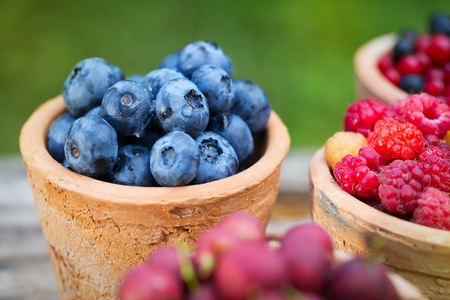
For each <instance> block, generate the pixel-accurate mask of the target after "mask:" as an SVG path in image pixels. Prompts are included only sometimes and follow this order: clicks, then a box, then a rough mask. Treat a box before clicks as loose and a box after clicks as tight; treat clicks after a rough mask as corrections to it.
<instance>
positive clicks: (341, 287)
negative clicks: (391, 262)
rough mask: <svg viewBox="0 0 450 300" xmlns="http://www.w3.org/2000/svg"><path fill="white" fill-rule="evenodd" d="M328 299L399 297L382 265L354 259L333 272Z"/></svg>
mask: <svg viewBox="0 0 450 300" xmlns="http://www.w3.org/2000/svg"><path fill="white" fill-rule="evenodd" d="M328 299H331V300H361V299H364V300H398V299H399V296H398V294H397V291H396V290H395V287H394V285H393V283H392V282H391V281H390V279H389V277H388V276H387V268H386V267H385V266H384V265H383V264H381V263H380V262H375V261H366V260H364V259H363V258H354V259H351V260H349V261H346V262H344V263H341V264H339V265H338V266H337V268H336V269H335V270H334V272H333V274H332V277H331V283H330V286H329V298H328Z"/></svg>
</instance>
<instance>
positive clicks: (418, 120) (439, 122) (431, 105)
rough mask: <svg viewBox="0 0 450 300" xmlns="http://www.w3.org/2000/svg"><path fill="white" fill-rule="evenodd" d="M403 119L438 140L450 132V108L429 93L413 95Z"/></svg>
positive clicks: (406, 104)
mask: <svg viewBox="0 0 450 300" xmlns="http://www.w3.org/2000/svg"><path fill="white" fill-rule="evenodd" d="M403 117H404V118H405V120H407V121H409V122H410V123H411V124H413V125H415V126H417V128H418V129H419V130H420V131H421V132H422V133H424V134H426V133H430V134H434V135H436V136H437V137H438V138H443V137H444V136H445V134H446V133H447V131H448V130H450V107H449V106H448V105H447V104H445V103H443V102H442V101H441V100H439V99H437V98H436V97H434V96H432V95H430V94H427V93H421V94H414V95H411V96H410V97H409V98H408V100H407V101H406V103H405V105H404V107H403Z"/></svg>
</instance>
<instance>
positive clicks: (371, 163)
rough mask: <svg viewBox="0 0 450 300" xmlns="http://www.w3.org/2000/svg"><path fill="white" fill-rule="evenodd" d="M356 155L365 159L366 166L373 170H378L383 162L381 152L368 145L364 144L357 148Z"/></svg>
mask: <svg viewBox="0 0 450 300" xmlns="http://www.w3.org/2000/svg"><path fill="white" fill-rule="evenodd" d="M358 155H359V156H361V157H364V158H365V159H366V161H367V166H368V167H369V168H370V169H371V170H373V171H378V169H379V167H380V166H381V164H382V163H383V157H382V156H381V154H380V153H378V152H377V151H376V150H375V149H373V148H372V147H370V146H365V147H362V148H361V149H359V152H358Z"/></svg>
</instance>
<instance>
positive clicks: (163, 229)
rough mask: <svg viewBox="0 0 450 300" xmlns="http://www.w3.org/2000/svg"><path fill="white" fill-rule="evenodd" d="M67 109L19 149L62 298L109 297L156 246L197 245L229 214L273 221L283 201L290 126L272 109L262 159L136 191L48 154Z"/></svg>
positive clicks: (52, 115)
mask: <svg viewBox="0 0 450 300" xmlns="http://www.w3.org/2000/svg"><path fill="white" fill-rule="evenodd" d="M63 112H65V104H64V101H63V99H62V97H61V96H59V97H56V98H55V99H52V100H49V101H47V102H46V103H44V104H43V105H41V106H40V107H39V108H38V109H37V110H36V111H35V112H34V113H33V114H32V116H31V117H30V118H29V120H28V121H27V122H26V123H25V125H24V126H23V128H22V132H21V135H20V149H21V152H22V156H23V160H24V163H25V166H26V168H27V172H28V178H29V181H30V184H31V187H32V190H33V196H34V200H35V204H36V207H37V210H38V213H39V218H40V221H41V226H42V231H43V233H44V237H45V239H46V241H47V245H48V249H49V253H50V258H51V261H52V265H53V269H54V272H55V276H56V279H57V283H58V288H59V293H60V296H61V298H62V299H111V298H114V297H115V295H116V292H117V288H118V284H119V283H120V279H121V277H122V275H123V274H124V272H125V271H126V270H128V269H129V268H131V267H132V266H134V265H136V264H137V263H139V262H142V261H143V260H144V259H145V258H147V256H148V255H149V254H150V253H151V251H152V250H154V249H155V248H156V247H158V246H161V245H166V244H178V243H187V244H192V243H194V242H195V240H196V239H197V238H198V237H199V235H200V234H201V233H202V232H203V231H204V230H206V229H208V228H210V227H212V226H213V225H215V224H216V223H217V222H218V221H219V220H220V219H221V218H222V217H223V216H224V215H226V214H229V213H231V212H235V211H246V212H249V213H251V214H253V215H255V216H256V217H257V218H258V219H259V220H260V221H262V222H263V223H264V224H267V223H268V220H269V217H270V213H271V209H272V206H273V204H274V202H275V200H276V198H277V193H278V187H279V176H280V165H281V162H282V161H283V159H284V157H285V156H286V154H287V153H288V150H289V145H290V137H289V133H288V131H287V128H286V127H285V126H284V124H283V123H282V121H281V120H280V118H279V117H278V116H277V114H276V113H275V112H272V114H271V116H270V120H269V123H268V127H267V132H266V133H265V134H264V135H263V136H262V138H261V139H260V140H259V141H258V144H257V145H256V146H255V148H256V149H259V150H261V151H260V152H261V154H260V156H259V157H258V156H257V157H256V159H255V160H256V162H255V163H254V164H253V165H252V166H251V167H250V168H248V169H246V170H245V171H243V172H241V173H239V174H237V175H234V176H231V177H228V178H225V179H222V180H218V181H215V182H210V183H206V184H201V185H191V186H185V187H177V188H162V187H157V188H156V187H152V188H148V187H147V188H144V187H130V186H123V185H116V184H111V183H107V182H102V181H99V180H95V179H91V178H88V177H85V176H82V175H79V174H76V173H74V172H72V171H70V170H68V169H66V168H64V167H63V166H62V165H61V164H59V163H58V162H56V161H55V160H54V159H53V158H52V157H51V156H50V154H49V153H48V152H47V150H46V136H47V131H48V129H49V127H50V125H51V123H52V122H53V120H55V119H56V118H57V117H58V116H60V115H61V114H62V113H63Z"/></svg>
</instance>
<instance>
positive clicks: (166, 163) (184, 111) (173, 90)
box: [47, 41, 271, 186]
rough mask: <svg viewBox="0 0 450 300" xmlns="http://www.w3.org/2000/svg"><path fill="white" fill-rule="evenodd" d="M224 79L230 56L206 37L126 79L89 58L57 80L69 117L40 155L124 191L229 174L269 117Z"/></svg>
mask: <svg viewBox="0 0 450 300" xmlns="http://www.w3.org/2000/svg"><path fill="white" fill-rule="evenodd" d="M232 77H233V66H232V63H231V61H230V59H229V57H228V56H227V55H226V54H225V53H224V52H223V50H222V48H221V47H220V46H219V45H217V44H215V43H212V42H209V41H197V42H194V43H191V44H188V45H187V46H185V47H184V48H183V49H182V50H180V51H177V52H175V53H172V54H170V55H168V56H167V57H166V58H165V59H164V60H163V61H162V63H161V65H160V67H159V68H158V69H156V70H152V71H151V72H149V73H148V74H147V75H145V76H143V75H133V76H130V77H128V78H127V79H125V76H124V74H123V72H122V71H121V69H120V68H119V67H117V66H115V65H112V64H110V63H109V62H107V61H105V60H104V59H101V58H87V59H85V60H82V61H81V62H79V63H78V64H76V66H75V67H74V68H73V70H72V71H71V73H70V74H69V76H68V78H67V79H66V81H65V82H64V85H63V91H62V95H63V98H64V101H65V103H66V106H67V110H68V113H66V114H64V115H62V116H60V117H59V118H58V119H56V120H55V121H54V122H53V124H52V125H51V127H50V129H49V131H48V143H47V149H48V151H49V152H50V154H51V155H52V156H53V157H54V158H55V159H56V160H57V161H58V162H60V163H62V164H64V165H65V166H66V167H68V168H70V169H71V170H73V171H75V172H77V173H79V174H82V175H86V176H89V177H92V178H96V179H101V180H104V181H108V182H112V183H117V184H123V185H134V186H182V185H187V184H190V183H195V184H200V183H206V182H210V181H214V180H218V179H222V178H225V177H228V176H231V175H233V174H236V173H237V172H239V171H240V170H243V169H244V165H245V164H246V162H248V161H249V158H250V156H251V155H252V154H253V150H254V140H253V135H254V134H257V133H260V132H262V131H264V129H265V128H266V125H267V122H268V119H269V116H270V112H271V106H270V103H269V100H268V98H267V96H266V94H265V93H264V91H263V90H262V89H261V88H260V87H259V86H258V85H257V84H255V83H253V82H251V81H248V80H234V79H232Z"/></svg>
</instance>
